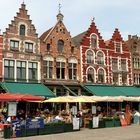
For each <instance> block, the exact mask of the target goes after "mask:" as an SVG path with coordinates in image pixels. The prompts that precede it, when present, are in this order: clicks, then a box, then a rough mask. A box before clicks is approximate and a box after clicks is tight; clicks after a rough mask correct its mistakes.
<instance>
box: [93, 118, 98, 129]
mask: <svg viewBox="0 0 140 140" xmlns="http://www.w3.org/2000/svg"><path fill="white" fill-rule="evenodd" d="M92 126H93V128H98V127H99V117H93V119H92Z"/></svg>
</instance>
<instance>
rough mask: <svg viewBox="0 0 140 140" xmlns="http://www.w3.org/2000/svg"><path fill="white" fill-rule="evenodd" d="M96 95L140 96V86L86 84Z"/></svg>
mask: <svg viewBox="0 0 140 140" xmlns="http://www.w3.org/2000/svg"><path fill="white" fill-rule="evenodd" d="M85 88H87V89H89V90H90V91H91V92H92V94H95V95H96V96H140V88H137V87H133V86H112V85H85Z"/></svg>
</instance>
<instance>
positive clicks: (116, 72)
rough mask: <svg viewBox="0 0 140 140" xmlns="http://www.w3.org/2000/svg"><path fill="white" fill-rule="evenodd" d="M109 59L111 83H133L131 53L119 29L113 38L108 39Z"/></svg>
mask: <svg viewBox="0 0 140 140" xmlns="http://www.w3.org/2000/svg"><path fill="white" fill-rule="evenodd" d="M106 46H107V49H108V60H109V66H110V67H109V77H110V79H109V80H110V83H112V84H115V85H132V84H133V80H132V66H131V53H130V51H129V49H128V47H127V45H126V43H125V42H124V40H123V38H122V37H121V34H120V32H119V30H118V29H115V31H114V33H113V36H112V39H111V40H108V41H106Z"/></svg>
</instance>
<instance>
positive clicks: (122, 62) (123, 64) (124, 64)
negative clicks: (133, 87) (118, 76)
mask: <svg viewBox="0 0 140 140" xmlns="http://www.w3.org/2000/svg"><path fill="white" fill-rule="evenodd" d="M121 70H122V71H126V70H127V67H126V59H121Z"/></svg>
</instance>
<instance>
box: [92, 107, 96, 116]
mask: <svg viewBox="0 0 140 140" xmlns="http://www.w3.org/2000/svg"><path fill="white" fill-rule="evenodd" d="M92 114H96V106H92Z"/></svg>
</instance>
